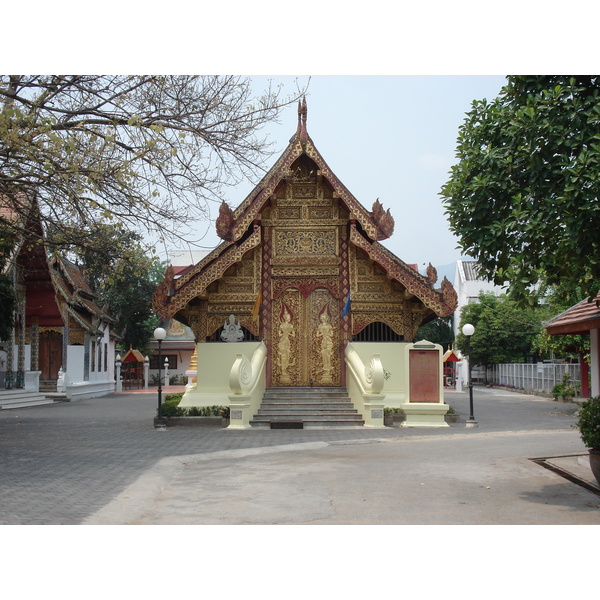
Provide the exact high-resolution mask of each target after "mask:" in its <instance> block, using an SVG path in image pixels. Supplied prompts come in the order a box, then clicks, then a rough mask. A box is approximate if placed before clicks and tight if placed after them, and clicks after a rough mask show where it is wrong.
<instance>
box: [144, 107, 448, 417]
mask: <svg viewBox="0 0 600 600" xmlns="http://www.w3.org/2000/svg"><path fill="white" fill-rule="evenodd" d="M375 195H376V194H375V193H374V197H375ZM394 226H395V224H394V219H393V217H392V215H391V214H390V211H389V210H385V209H384V207H383V206H382V204H381V203H380V202H379V201H378V200H377V201H375V203H374V204H373V206H372V208H371V210H368V209H367V208H365V207H364V206H363V205H362V204H361V203H360V202H359V201H358V200H357V199H356V198H355V197H354V196H353V195H352V193H351V192H350V191H349V190H348V189H347V188H346V187H345V186H344V185H343V183H342V182H341V181H340V180H339V179H338V178H337V177H336V175H335V174H334V173H333V172H332V171H331V169H330V168H329V166H328V165H327V163H326V162H325V160H324V158H323V157H322V156H321V154H320V153H319V151H318V150H317V148H316V146H315V144H314V143H313V141H312V139H311V137H310V136H309V135H308V132H307V106H306V101H302V102H301V103H300V104H299V108H298V127H297V131H296V132H295V134H294V136H293V137H292V139H291V140H290V143H289V145H288V146H287V148H286V149H285V151H284V152H283V154H282V155H281V156H280V157H279V159H278V160H277V161H276V163H275V164H274V165H273V167H272V168H271V169H270V170H269V171H268V172H267V174H266V175H265V176H264V177H263V178H262V180H261V181H260V183H259V184H258V185H257V186H256V187H255V188H254V189H253V191H252V192H251V193H250V194H249V195H248V197H247V198H246V199H245V200H244V201H243V202H241V204H240V205H239V206H238V207H237V208H236V209H231V208H230V207H229V206H228V205H227V204H225V203H223V204H222V206H221V208H220V212H219V217H218V219H217V221H216V230H217V234H218V235H219V237H220V238H221V239H222V242H221V243H220V245H219V246H218V247H217V248H215V249H214V250H213V251H212V252H211V253H210V254H208V255H207V256H206V257H204V258H203V259H202V260H200V261H199V262H198V263H197V264H195V265H192V266H190V267H189V268H187V269H185V270H183V271H179V272H177V273H176V272H175V270H174V269H173V268H172V267H169V268H167V271H166V273H165V278H164V280H163V282H162V283H161V284H160V286H159V287H158V289H157V290H156V292H155V295H154V299H153V306H154V310H155V311H156V312H157V314H158V315H159V316H160V317H161V319H162V320H163V321H164V322H169V321H168V320H169V319H176V320H177V321H179V322H180V323H182V324H183V325H185V326H186V327H189V328H190V329H191V331H192V332H193V334H194V337H195V341H196V344H197V364H198V367H197V369H198V371H197V382H196V383H194V385H193V386H190V385H188V391H187V392H186V395H185V396H184V399H183V401H182V404H181V406H198V405H214V404H227V405H229V406H230V408H231V425H230V427H249V426H252V425H253V424H256V423H258V421H257V420H256V419H255V418H254V417H255V415H256V414H257V413H258V411H259V410H260V409H261V406H262V403H263V399H264V398H265V394H267V395H268V394H271V395H272V394H273V393H274V391H275V392H277V391H279V392H280V395H282V394H283V390H284V389H285V390H286V392H293V391H294V390H295V391H296V392H297V391H298V390H311V389H312V390H314V391H315V392H316V393H317V394H318V393H320V394H321V395H323V393H324V392H323V390H327V389H328V388H331V389H332V390H333V389H335V390H340V389H341V390H343V391H344V392H345V393H346V394H347V395H348V396H349V397H350V399H351V402H352V403H353V406H354V409H355V410H356V411H357V412H358V414H359V415H360V417H361V421H362V422H363V424H364V425H365V426H373V427H375V426H382V423H383V409H384V408H385V407H388V406H401V407H403V408H404V409H405V411H406V414H407V425H408V426H410V425H415V426H419V425H431V426H434V425H435V426H437V425H439V426H444V420H443V415H444V413H445V412H446V410H447V406H446V405H445V404H444V403H443V367H442V349H441V347H439V346H437V345H435V344H431V343H429V342H427V341H426V340H415V335H416V333H417V330H418V328H419V326H420V325H422V324H424V323H426V322H428V321H430V320H432V319H435V318H436V317H438V316H440V317H445V316H448V315H451V314H452V313H453V312H454V310H455V308H456V304H457V296H456V293H455V291H454V288H453V286H452V284H451V283H450V282H449V281H448V280H447V279H446V278H444V280H443V281H442V282H441V284H440V286H439V287H437V286H436V284H437V274H436V271H435V269H434V268H433V267H432V266H431V265H430V266H429V268H428V269H427V274H426V275H422V274H420V273H419V272H418V270H417V269H416V267H415V266H414V265H409V264H407V263H405V262H403V261H402V260H401V259H399V258H398V257H396V256H395V255H394V254H393V253H392V252H390V251H389V250H388V249H387V248H385V246H383V245H382V244H381V241H382V240H385V239H386V238H389V237H390V236H391V235H392V234H393V232H394ZM403 226H405V227H406V226H410V225H409V224H406V225H403ZM424 243H426V240H425V242H424ZM273 420H275V418H272V419H271V421H273ZM305 422H306V421H305Z"/></svg>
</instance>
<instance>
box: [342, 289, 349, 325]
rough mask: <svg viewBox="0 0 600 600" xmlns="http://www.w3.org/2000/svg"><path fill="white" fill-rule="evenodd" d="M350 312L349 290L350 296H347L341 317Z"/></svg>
mask: <svg viewBox="0 0 600 600" xmlns="http://www.w3.org/2000/svg"><path fill="white" fill-rule="evenodd" d="M349 312H350V292H348V297H347V298H346V304H344V310H343V311H342V316H341V317H340V319H343V318H344V317H345V316H346V315H347V314H348V313H349Z"/></svg>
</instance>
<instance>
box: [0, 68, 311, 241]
mask: <svg viewBox="0 0 600 600" xmlns="http://www.w3.org/2000/svg"><path fill="white" fill-rule="evenodd" d="M300 94H301V92H300V93H299V94H297V95H295V96H289V97H285V98H284V97H283V95H282V93H281V89H280V88H277V89H273V88H269V89H267V90H266V91H265V92H264V93H263V94H262V95H261V96H259V97H254V96H253V93H252V89H251V80H250V79H249V78H243V77H233V76H178V75H169V76H166V75H134V76H120V75H118V76H110V75H10V76H8V75H0V200H1V202H2V205H3V206H4V207H5V208H8V209H10V210H11V211H12V213H13V214H23V213H24V212H27V210H26V209H27V208H28V206H29V204H30V202H31V200H32V198H35V199H36V200H37V202H38V204H39V207H40V213H41V220H42V224H43V230H44V231H46V232H48V231H49V230H50V229H52V231H53V235H52V236H50V235H48V233H46V239H45V243H46V244H47V245H48V246H50V247H54V246H56V245H57V246H59V247H60V246H61V245H62V244H65V243H66V244H70V245H72V244H74V243H77V244H79V245H81V246H88V247H89V246H91V245H93V242H94V240H93V238H85V237H83V238H78V239H71V238H68V239H66V238H67V237H68V236H66V235H62V236H61V232H62V233H63V234H69V233H71V234H72V233H73V231H74V229H78V230H79V231H83V232H85V231H88V230H90V229H91V228H92V226H93V224H94V223H96V222H98V221H102V220H103V221H105V222H107V221H108V222H119V223H121V224H123V225H125V226H126V227H127V228H129V229H132V230H136V231H140V230H141V231H148V232H151V233H153V234H156V236H169V237H171V238H174V237H180V236H181V224H182V223H183V224H190V223H192V222H193V221H194V220H197V219H206V218H207V215H208V208H209V203H210V202H211V201H216V202H218V203H219V204H220V202H221V200H222V199H223V198H222V188H223V186H224V185H229V184H234V183H236V182H237V181H239V180H240V179H241V178H245V177H250V178H252V177H255V176H256V175H257V172H259V171H260V170H261V168H264V159H265V158H266V157H267V156H268V155H269V152H268V148H269V144H268V143H267V141H266V139H265V138H264V137H263V136H261V134H260V129H261V128H262V126H263V125H265V124H266V123H268V122H271V121H273V120H275V119H276V118H277V117H278V114H279V112H280V110H281V109H282V107H283V106H286V105H287V104H289V103H290V102H292V101H295V100H297V99H298V97H299V95H300ZM2 214H3V213H0V220H2V221H3V222H4V225H5V226H6V227H7V228H8V229H9V230H12V232H13V234H17V235H18V234H19V233H22V231H21V230H20V229H19V227H20V223H19V222H18V221H14V220H10V219H8V220H7V219H3V218H2V216H1V215H2Z"/></svg>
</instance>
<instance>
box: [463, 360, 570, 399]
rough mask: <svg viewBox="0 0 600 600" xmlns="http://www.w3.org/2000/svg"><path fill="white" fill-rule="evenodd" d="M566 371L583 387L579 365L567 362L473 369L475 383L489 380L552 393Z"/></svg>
mask: <svg viewBox="0 0 600 600" xmlns="http://www.w3.org/2000/svg"><path fill="white" fill-rule="evenodd" d="M565 373H568V374H569V377H570V378H571V381H572V382H577V384H578V387H579V389H581V387H580V383H581V374H580V369H579V365H578V364H576V365H571V364H565V363H537V364H521V363H509V364H502V365H493V366H492V367H489V368H488V370H487V373H486V372H485V370H484V369H483V368H482V367H477V368H474V369H473V383H483V382H484V380H487V381H489V382H490V383H495V384H496V385H502V386H506V387H514V388H519V389H523V390H534V391H536V392H547V393H549V394H550V393H551V392H552V388H553V387H554V385H555V384H556V383H560V382H561V381H562V378H563V375H564V374H565Z"/></svg>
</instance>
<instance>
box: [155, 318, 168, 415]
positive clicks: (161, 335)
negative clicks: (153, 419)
mask: <svg viewBox="0 0 600 600" xmlns="http://www.w3.org/2000/svg"><path fill="white" fill-rule="evenodd" d="M166 337H167V332H166V331H165V330H164V329H163V328H162V327H157V328H156V329H155V330H154V339H156V341H157V342H158V412H157V417H158V423H159V424H162V420H161V417H162V415H161V414H160V408H161V404H162V376H161V362H162V354H161V344H162V341H163V340H164V339H165V338H166Z"/></svg>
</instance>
